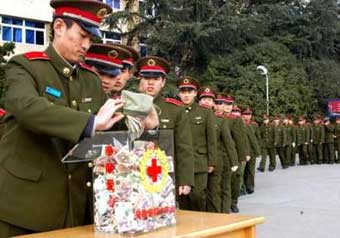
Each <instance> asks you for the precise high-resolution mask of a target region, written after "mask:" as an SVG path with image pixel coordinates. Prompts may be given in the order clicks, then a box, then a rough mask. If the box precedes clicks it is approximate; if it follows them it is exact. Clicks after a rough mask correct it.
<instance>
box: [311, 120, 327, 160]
mask: <svg viewBox="0 0 340 238" xmlns="http://www.w3.org/2000/svg"><path fill="white" fill-rule="evenodd" d="M324 142H325V127H324V125H323V123H322V120H321V116H320V115H316V116H315V117H314V122H313V125H312V128H311V143H312V144H313V147H312V148H313V151H312V160H313V161H315V162H316V163H317V164H322V163H323V152H322V151H323V148H322V145H323V143H324Z"/></svg>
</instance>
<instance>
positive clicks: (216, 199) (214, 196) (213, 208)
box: [207, 168, 222, 212]
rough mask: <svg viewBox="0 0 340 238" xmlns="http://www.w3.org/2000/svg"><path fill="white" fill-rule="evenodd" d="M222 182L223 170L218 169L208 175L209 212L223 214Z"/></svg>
mask: <svg viewBox="0 0 340 238" xmlns="http://www.w3.org/2000/svg"><path fill="white" fill-rule="evenodd" d="M221 180H222V168H218V169H217V170H216V168H215V171H213V172H212V173H210V174H208V189H207V191H208V194H207V211H208V212H221V196H222V189H221Z"/></svg>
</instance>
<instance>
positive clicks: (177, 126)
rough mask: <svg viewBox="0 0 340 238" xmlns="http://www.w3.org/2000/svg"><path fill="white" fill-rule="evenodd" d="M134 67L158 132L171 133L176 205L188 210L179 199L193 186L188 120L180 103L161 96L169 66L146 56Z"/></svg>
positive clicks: (157, 58) (155, 57) (192, 164)
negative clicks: (155, 111)
mask: <svg viewBox="0 0 340 238" xmlns="http://www.w3.org/2000/svg"><path fill="white" fill-rule="evenodd" d="M136 68H137V71H138V77H139V80H140V81H139V89H138V90H139V91H140V92H143V93H146V94H148V95H150V96H153V97H154V104H155V105H156V107H157V108H158V117H159V122H160V129H161V130H167V129H171V130H173V131H174V143H175V172H176V184H177V187H178V195H179V205H180V208H182V209H188V207H187V206H186V204H183V202H182V200H185V199H184V198H183V197H185V196H186V195H188V194H189V193H190V190H191V187H192V186H194V154H193V149H192V138H191V130H190V121H189V118H188V116H187V114H186V113H185V110H184V108H183V107H182V105H183V103H182V102H180V101H178V100H176V99H173V98H163V97H162V96H161V91H162V89H163V87H164V86H165V84H166V75H167V73H168V72H169V71H170V65H169V63H168V62H167V61H166V60H165V59H163V58H160V57H157V56H148V57H144V58H140V59H139V60H138V61H137V62H136Z"/></svg>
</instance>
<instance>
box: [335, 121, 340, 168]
mask: <svg viewBox="0 0 340 238" xmlns="http://www.w3.org/2000/svg"><path fill="white" fill-rule="evenodd" d="M334 146H335V150H336V156H337V160H336V162H337V163H340V117H338V118H336V121H335V137H334Z"/></svg>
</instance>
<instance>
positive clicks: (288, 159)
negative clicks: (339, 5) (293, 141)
mask: <svg viewBox="0 0 340 238" xmlns="http://www.w3.org/2000/svg"><path fill="white" fill-rule="evenodd" d="M291 160H292V145H288V146H286V147H285V164H286V165H288V166H289V165H290V163H291Z"/></svg>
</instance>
